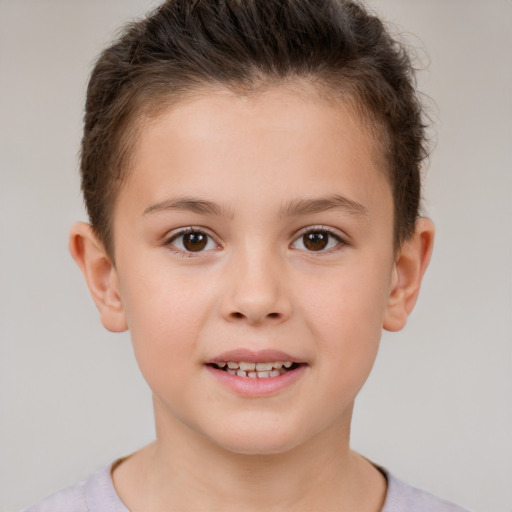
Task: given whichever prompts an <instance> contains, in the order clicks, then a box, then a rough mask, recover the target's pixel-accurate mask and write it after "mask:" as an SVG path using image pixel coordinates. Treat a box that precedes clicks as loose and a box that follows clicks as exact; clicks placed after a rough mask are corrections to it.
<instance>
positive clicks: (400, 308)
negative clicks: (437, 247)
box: [383, 218, 434, 331]
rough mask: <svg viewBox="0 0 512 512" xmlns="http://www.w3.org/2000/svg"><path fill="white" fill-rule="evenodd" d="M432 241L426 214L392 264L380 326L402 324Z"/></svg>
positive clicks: (393, 328) (411, 305)
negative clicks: (387, 295)
mask: <svg viewBox="0 0 512 512" xmlns="http://www.w3.org/2000/svg"><path fill="white" fill-rule="evenodd" d="M433 245H434V225H433V223H432V221H431V220H430V219H427V218H421V219H418V220H417V221H416V229H415V231H414V234H413V235H412V236H411V238H410V239H409V240H406V241H405V242H404V243H403V244H402V247H401V248H400V250H399V253H398V256H397V259H396V261H395V264H394V268H393V275H392V278H391V287H390V288H391V289H390V294H389V297H388V304H387V308H386V313H385V316H384V324H383V327H384V329H386V330H388V331H399V330H400V329H402V328H403V327H404V326H405V324H406V322H407V318H408V316H409V314H410V313H411V311H412V310H413V308H414V305H415V304H416V300H417V298H418V294H419V291H420V286H421V281H422V279H423V275H424V274H425V271H426V270H427V266H428V263H429V261H430V256H431V255H432V248H433Z"/></svg>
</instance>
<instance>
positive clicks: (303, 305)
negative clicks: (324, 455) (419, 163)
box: [114, 87, 395, 453]
mask: <svg viewBox="0 0 512 512" xmlns="http://www.w3.org/2000/svg"><path fill="white" fill-rule="evenodd" d="M383 165H384V164H383V161H382V160H381V158H380V156H379V154H378V152H377V149H376V145H375V142H374V141H373V140H372V139H371V137H370V136H369V135H368V133H367V132H366V131H365V129H364V126H363V124H362V123H361V122H360V121H359V120H358V119H357V117H356V116H354V115H353V114H351V112H350V110H348V109H346V108H344V107H343V106H333V105H332V104H329V103H327V102H326V101H324V100H321V99H319V98H318V95H315V94H314V92H313V91H310V92H308V91H307V90H304V91H302V93H301V94H298V93H297V92H296V91H291V90H289V89H286V88H284V87H280V88H276V89H272V90H270V91H267V92H264V93H258V94H257V95H255V96H252V97H241V96H236V95H234V94H232V93H230V92H228V91H216V92H208V93H205V94H204V95H201V96H197V97H194V98H193V99H189V100H187V101H183V102H181V103H180V104H178V105H177V106H175V107H173V108H172V109H171V110H169V111H167V112H165V113H164V114H162V115H161V116H159V117H158V118H157V119H156V120H153V121H152V122H150V123H147V125H146V126H145V127H144V128H143V129H142V130H141V139H140V143H139V145H138V147H137V151H136V155H135V160H134V164H133V168H132V169H131V170H130V176H129V178H128V181H127V183H126V184H125V186H124V187H123V188H122V190H121V191H120V194H119V197H118V201H117V203H116V209H115V216H114V242H115V261H116V266H115V273H116V282H117V283H118V286H119V295H120V298H121V302H122V307H123V311H124V315H125V317H126V322H127V325H128V328H129V330H130V331H131V336H132V339H133V346H134V351H135V355H136V358H137V360H138V363H139V366H140V368H141V371H142V373H143V375H144V377H145V378H146V380H147V382H148V384H149V386H150V387H151V389H152V391H153V395H154V401H155V409H156V410H155V414H156V422H157V431H158V428H159V426H160V428H162V425H165V426H166V427H165V428H167V429H171V430H172V429H181V430H182V431H183V429H184V430H185V431H187V432H189V433H190V435H194V436H198V435H199V436H201V437H202V438H203V439H205V440H207V441H208V442H212V443H214V444H215V445H216V446H217V447H220V448H222V449H227V450H231V451H235V452H240V453H279V452H283V451H285V450H289V449H292V448H294V447H296V446H298V445H301V444H304V443H307V442H313V440H314V439H316V440H318V439H321V438H322V436H326V435H328V434H329V432H331V431H332V430H333V429H337V431H339V429H342V430H343V431H344V432H348V429H349V425H350V419H351V412H352V405H353V402H354V398H355V396H356V394H357V392H358V391H359V389H360V388H361V386H362V385H363V383H364V381H365V380H366V378H367V376H368V374H369V372H370V369H371V367H372V364H373V362H374V359H375V356H376V353H377V348H378V344H379V340H380V336H381V331H382V327H383V324H384V322H385V320H384V319H385V315H386V310H387V307H388V300H389V295H390V290H391V288H392V286H393V281H394V278H393V276H394V275H395V273H394V253H393V200H392V196H391V190H390V187H389V184H388V182H387V180H386V177H385V171H384V169H383ZM228 370H229V371H228Z"/></svg>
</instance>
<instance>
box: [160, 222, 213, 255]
mask: <svg viewBox="0 0 512 512" xmlns="http://www.w3.org/2000/svg"><path fill="white" fill-rule="evenodd" d="M189 234H194V235H204V236H205V237H206V246H208V244H209V243H211V242H213V243H214V244H215V246H216V247H215V248H218V247H219V244H218V243H217V242H216V240H215V239H214V237H213V236H211V235H210V234H209V233H208V232H207V231H206V230H205V229H204V228H199V227H195V226H190V227H187V228H184V229H180V230H179V231H177V232H176V233H173V234H172V235H171V237H170V238H168V239H167V241H166V242H165V244H164V245H166V246H168V247H169V248H170V249H171V250H172V251H174V252H175V253H176V254H178V255H179V256H183V257H185V258H193V257H194V256H196V255H199V254H201V253H202V252H206V251H204V248H202V249H201V250H199V251H189V250H187V249H186V248H185V247H184V246H183V242H182V246H183V248H180V247H176V245H175V244H174V242H175V241H176V240H178V239H180V238H182V237H184V236H186V235H189ZM211 250H213V249H207V251H211Z"/></svg>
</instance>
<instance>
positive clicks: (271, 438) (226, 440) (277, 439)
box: [210, 425, 307, 455]
mask: <svg viewBox="0 0 512 512" xmlns="http://www.w3.org/2000/svg"><path fill="white" fill-rule="evenodd" d="M210 439H211V440H212V441H213V442H214V443H215V444H217V446H219V447H220V448H221V449H224V450H226V451H228V452H231V453H237V454H240V455H278V454H282V453H285V452H289V451H291V450H293V449H294V448H296V447H297V446H299V445H301V444H302V443H304V442H305V441H306V439H307V436H304V435H300V434H299V432H297V431H296V429H289V430H286V429H277V428H276V426H275V425H269V426H268V427H267V428H261V425H260V427H259V428H254V429H245V428H238V429H236V430H233V429H225V430H224V431H223V432H222V434H221V435H218V436H212V437H211V438H210Z"/></svg>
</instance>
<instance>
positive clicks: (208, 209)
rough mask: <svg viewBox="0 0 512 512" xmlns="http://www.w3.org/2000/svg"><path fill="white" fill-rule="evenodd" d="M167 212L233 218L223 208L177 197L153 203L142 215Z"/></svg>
mask: <svg viewBox="0 0 512 512" xmlns="http://www.w3.org/2000/svg"><path fill="white" fill-rule="evenodd" d="M168 210H185V211H189V212H193V213H199V214H201V215H216V216H225V217H232V216H233V212H232V211H229V210H228V209H226V208H223V207H222V206H220V205H218V204H217V203H213V202H211V201H206V200H204V199H198V198H195V197H179V198H173V199H166V200H165V201H160V202H158V203H154V204H152V205H150V206H148V207H147V208H146V209H145V210H144V213H143V215H148V214H150V213H156V212H163V211H168Z"/></svg>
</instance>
